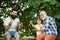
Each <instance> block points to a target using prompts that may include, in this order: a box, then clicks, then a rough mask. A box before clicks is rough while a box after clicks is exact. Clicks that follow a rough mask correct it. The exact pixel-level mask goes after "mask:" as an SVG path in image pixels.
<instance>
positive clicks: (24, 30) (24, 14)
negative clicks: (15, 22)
mask: <svg viewBox="0 0 60 40" xmlns="http://www.w3.org/2000/svg"><path fill="white" fill-rule="evenodd" d="M15 7H16V8H17V9H18V17H19V19H20V21H21V24H20V32H19V33H20V36H21V37H23V36H36V33H35V32H34V31H33V28H32V27H31V25H30V23H29V21H30V20H32V21H33V23H34V24H36V17H37V16H38V15H39V10H45V11H46V12H47V14H48V15H49V16H51V17H53V18H54V20H55V21H56V24H57V28H58V30H57V31H58V40H60V39H59V38H60V37H59V34H60V0H0V37H1V38H2V37H3V36H4V26H3V23H4V20H5V18H6V17H8V16H9V13H10V11H11V10H12V8H15Z"/></svg>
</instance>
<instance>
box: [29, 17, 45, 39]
mask: <svg viewBox="0 0 60 40" xmlns="http://www.w3.org/2000/svg"><path fill="white" fill-rule="evenodd" d="M42 23H43V21H42V20H41V19H40V18H37V24H36V25H34V24H33V23H32V21H30V24H31V25H32V27H34V28H35V29H36V33H37V37H36V40H43V39H44V35H43V29H42V27H43V25H42Z"/></svg>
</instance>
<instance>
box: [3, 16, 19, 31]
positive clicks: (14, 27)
mask: <svg viewBox="0 0 60 40" xmlns="http://www.w3.org/2000/svg"><path fill="white" fill-rule="evenodd" d="M17 22H19V19H18V18H15V19H14V21H13V23H12V25H11V27H10V28H9V30H8V31H16V26H17ZM9 23H10V17H8V18H6V20H5V21H4V25H8V24H9Z"/></svg>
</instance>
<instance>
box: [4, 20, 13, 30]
mask: <svg viewBox="0 0 60 40" xmlns="http://www.w3.org/2000/svg"><path fill="white" fill-rule="evenodd" d="M8 21H9V20H5V22H4V28H5V31H8V30H9V28H10V26H11V25H12V22H13V20H10V22H8Z"/></svg>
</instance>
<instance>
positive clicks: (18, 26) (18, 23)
mask: <svg viewBox="0 0 60 40" xmlns="http://www.w3.org/2000/svg"><path fill="white" fill-rule="evenodd" d="M19 29H20V21H18V22H17V27H16V30H17V32H19Z"/></svg>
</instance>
